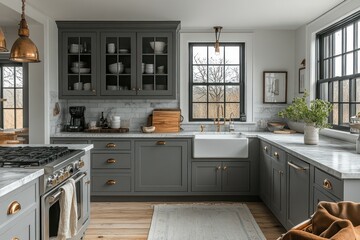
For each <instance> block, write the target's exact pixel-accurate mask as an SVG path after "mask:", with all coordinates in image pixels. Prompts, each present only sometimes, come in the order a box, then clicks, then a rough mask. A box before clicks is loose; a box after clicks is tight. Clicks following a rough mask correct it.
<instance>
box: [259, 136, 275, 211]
mask: <svg viewBox="0 0 360 240" xmlns="http://www.w3.org/2000/svg"><path fill="white" fill-rule="evenodd" d="M260 146H261V150H260V151H261V152H260V167H259V168H260V169H259V171H260V174H259V175H260V176H259V177H260V197H261V199H262V200H263V202H264V203H265V204H266V205H267V206H268V207H270V198H271V161H272V160H271V157H270V153H269V152H270V150H271V146H270V145H269V144H267V143H264V142H261V145H260ZM265 147H266V148H265Z"/></svg>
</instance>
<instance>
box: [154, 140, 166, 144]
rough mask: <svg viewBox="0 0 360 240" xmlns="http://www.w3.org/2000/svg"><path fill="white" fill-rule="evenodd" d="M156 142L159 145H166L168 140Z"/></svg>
mask: <svg viewBox="0 0 360 240" xmlns="http://www.w3.org/2000/svg"><path fill="white" fill-rule="evenodd" d="M156 144H157V145H165V144H166V142H165V141H157V142H156Z"/></svg>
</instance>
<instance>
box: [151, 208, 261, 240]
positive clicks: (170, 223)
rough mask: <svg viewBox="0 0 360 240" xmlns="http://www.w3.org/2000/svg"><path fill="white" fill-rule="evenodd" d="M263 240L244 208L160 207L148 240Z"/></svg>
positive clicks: (258, 229) (156, 209)
mask: <svg viewBox="0 0 360 240" xmlns="http://www.w3.org/2000/svg"><path fill="white" fill-rule="evenodd" d="M247 239H249V240H265V239H266V238H265V236H264V235H263V233H262V232H261V230H260V228H259V226H258V225H257V223H256V221H255V219H254V217H253V216H252V215H251V212H250V210H249V209H248V207H247V206H246V205H245V204H241V203H240V204H159V205H155V206H154V215H153V217H152V220H151V227H150V231H149V236H148V240H247Z"/></svg>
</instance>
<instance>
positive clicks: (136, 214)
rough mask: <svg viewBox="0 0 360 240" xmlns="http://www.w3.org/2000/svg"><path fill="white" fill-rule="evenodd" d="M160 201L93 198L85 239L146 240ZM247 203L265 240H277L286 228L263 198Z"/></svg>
mask: <svg viewBox="0 0 360 240" xmlns="http://www.w3.org/2000/svg"><path fill="white" fill-rule="evenodd" d="M163 203H164V202H161V203H160V202H93V203H91V220H90V225H89V228H88V230H87V231H86V236H85V237H84V240H95V239H96V240H146V239H147V235H148V232H149V229H150V225H151V218H152V214H153V206H154V205H155V204H163ZM179 203H180V204H181V202H177V203H174V202H167V203H166V204H179ZM187 203H188V202H187ZM204 203H215V204H216V203H219V202H204ZM226 203H228V204H231V203H229V202H226ZM246 205H247V206H248V207H249V209H250V211H251V213H252V214H253V216H254V218H255V220H256V222H257V223H258V225H259V227H260V229H261V230H262V232H263V233H264V235H265V237H266V239H267V240H276V239H277V238H278V237H279V236H280V235H281V234H282V233H284V232H285V229H284V228H283V227H282V225H281V224H280V223H279V222H278V221H277V219H276V218H275V217H274V215H272V213H271V212H270V211H269V209H267V207H266V206H265V205H264V204H263V203H262V202H246ZM169 240H170V239H169Z"/></svg>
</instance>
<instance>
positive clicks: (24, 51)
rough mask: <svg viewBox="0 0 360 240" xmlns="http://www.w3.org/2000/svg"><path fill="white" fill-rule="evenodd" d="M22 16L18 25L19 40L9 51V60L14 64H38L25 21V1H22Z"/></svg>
mask: <svg viewBox="0 0 360 240" xmlns="http://www.w3.org/2000/svg"><path fill="white" fill-rule="evenodd" d="M21 9H22V14H21V21H20V24H19V38H18V39H17V40H16V41H15V42H14V44H13V46H12V48H11V51H10V60H11V61H14V62H30V63H31V62H40V59H39V51H38V49H37V47H36V45H35V44H34V43H33V41H31V39H30V38H29V35H30V34H29V28H28V25H27V22H26V20H25V0H22V8H21Z"/></svg>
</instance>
